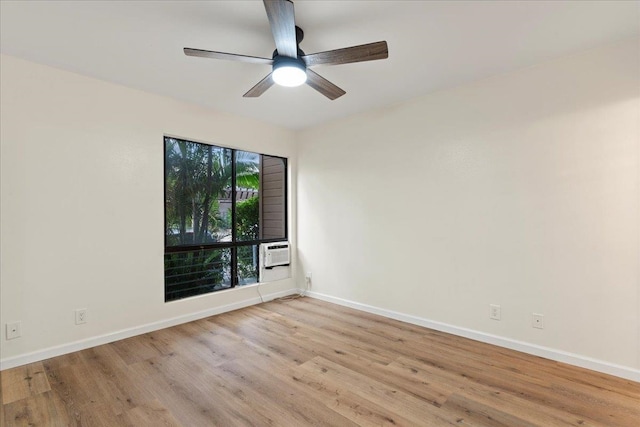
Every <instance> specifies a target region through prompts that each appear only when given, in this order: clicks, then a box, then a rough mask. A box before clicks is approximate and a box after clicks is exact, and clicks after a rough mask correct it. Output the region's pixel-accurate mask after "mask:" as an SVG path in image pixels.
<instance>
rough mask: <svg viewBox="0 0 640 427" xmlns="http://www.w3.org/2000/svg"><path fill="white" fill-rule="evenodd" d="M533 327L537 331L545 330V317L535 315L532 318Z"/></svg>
mask: <svg viewBox="0 0 640 427" xmlns="http://www.w3.org/2000/svg"><path fill="white" fill-rule="evenodd" d="M531 321H532V325H531V326H533V327H534V328H537V329H544V315H542V314H538V313H533V314H532V316H531Z"/></svg>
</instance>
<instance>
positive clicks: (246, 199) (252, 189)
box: [236, 151, 260, 242]
mask: <svg viewBox="0 0 640 427" xmlns="http://www.w3.org/2000/svg"><path fill="white" fill-rule="evenodd" d="M259 226H260V155H259V154H256V153H249V152H247V151H236V240H237V241H239V242H243V241H247V240H258V238H259V236H260V233H259Z"/></svg>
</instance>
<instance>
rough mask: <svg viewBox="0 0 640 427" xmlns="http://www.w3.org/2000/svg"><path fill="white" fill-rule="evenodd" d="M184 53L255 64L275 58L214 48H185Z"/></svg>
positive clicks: (271, 62) (269, 63)
mask: <svg viewBox="0 0 640 427" xmlns="http://www.w3.org/2000/svg"><path fill="white" fill-rule="evenodd" d="M184 54H185V55H187V56H199V57H201V58H212V59H227V60H230V61H241V62H251V63H254V64H267V65H271V64H273V59H269V58H260V57H258V56H248V55H236V54H235V53H225V52H214V51H212V50H202V49H191V48H188V47H185V48H184Z"/></svg>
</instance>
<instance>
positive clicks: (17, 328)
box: [6, 322, 22, 340]
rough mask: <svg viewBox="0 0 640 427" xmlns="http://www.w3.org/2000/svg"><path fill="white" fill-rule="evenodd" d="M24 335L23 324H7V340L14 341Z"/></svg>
mask: <svg viewBox="0 0 640 427" xmlns="http://www.w3.org/2000/svg"><path fill="white" fill-rule="evenodd" d="M21 335H22V322H12V323H7V335H6V336H7V339H8V340H12V339H14V338H18V337H20V336H21Z"/></svg>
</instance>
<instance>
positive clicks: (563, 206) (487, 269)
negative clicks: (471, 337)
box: [298, 40, 640, 378]
mask: <svg viewBox="0 0 640 427" xmlns="http://www.w3.org/2000/svg"><path fill="white" fill-rule="evenodd" d="M638 47H639V45H638V41H637V40H631V41H627V42H621V43H619V44H617V45H615V46H609V47H605V48H601V49H596V50H592V51H589V52H584V53H581V54H578V55H574V56H571V57H565V58H560V59H557V60H555V61H552V62H548V63H544V64H541V65H538V66H535V67H530V68H527V69H523V70H520V71H519V72H516V73H511V74H508V75H502V76H497V77H494V78H490V79H486V80H483V81H480V82H476V83H474V84H470V85H466V86H464V87H459V88H455V89H453V90H447V91H442V92H438V93H433V94H430V95H428V96H423V97H420V98H417V99H415V100H412V101H411V102H407V103H403V104H400V105H395V106H392V107H389V108H386V109H381V110H377V111H372V112H368V113H365V114H361V115H358V116H354V117H351V118H347V119H344V120H340V121H337V122H333V123H331V124H328V125H324V126H319V127H315V128H312V129H309V130H306V131H303V132H301V133H300V134H299V135H298V139H299V141H298V142H299V144H300V145H299V148H298V227H299V229H298V255H299V261H300V264H299V268H298V281H299V283H304V279H303V277H302V276H303V274H304V272H305V271H311V272H312V274H313V284H312V291H313V292H316V293H317V295H319V296H324V297H326V298H329V299H333V300H340V299H342V300H344V302H346V303H349V304H352V305H353V304H355V305H360V306H364V305H368V306H372V307H373V308H376V309H382V310H384V311H387V312H396V313H400V314H403V315H408V316H415V317H416V318H420V319H427V320H429V321H435V322H442V323H443V324H446V325H448V326H454V327H455V328H458V329H459V330H472V331H476V332H479V334H478V336H480V337H482V336H484V337H490V336H498V337H502V338H505V339H506V340H507V341H512V342H514V343H515V342H516V341H519V342H524V343H526V344H527V345H529V346H530V347H528V348H535V347H544V348H546V349H550V350H553V351H557V353H556V354H561V353H563V352H567V353H570V354H572V355H576V356H578V357H579V358H584V359H585V360H587V359H596V360H597V361H601V362H604V363H605V364H611V365H620V366H622V367H626V368H630V369H631V371H630V372H636V374H637V372H638V371H637V369H638V368H640V348H639V341H640V292H639V276H638V274H639V273H638V268H639V257H640V253H639V247H638V241H639V235H640V234H639V214H638V205H639V203H638V201H639V190H638V188H639V167H638V164H639V158H638V153H639V141H640V131H639V127H640V92H639V91H640V80H639V79H640V67H639V59H638V55H639V54H638V52H639V49H638ZM371 90H375V88H371ZM489 304H500V305H501V306H502V320H501V321H495V320H490V319H489ZM532 312H537V313H542V314H544V316H545V328H544V329H543V330H538V329H533V328H532V327H531V314H532ZM525 347H527V346H525ZM638 378H640V376H638Z"/></svg>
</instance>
